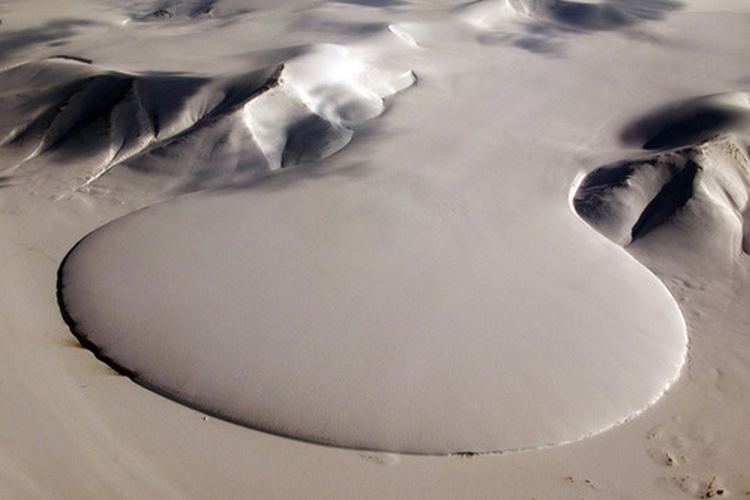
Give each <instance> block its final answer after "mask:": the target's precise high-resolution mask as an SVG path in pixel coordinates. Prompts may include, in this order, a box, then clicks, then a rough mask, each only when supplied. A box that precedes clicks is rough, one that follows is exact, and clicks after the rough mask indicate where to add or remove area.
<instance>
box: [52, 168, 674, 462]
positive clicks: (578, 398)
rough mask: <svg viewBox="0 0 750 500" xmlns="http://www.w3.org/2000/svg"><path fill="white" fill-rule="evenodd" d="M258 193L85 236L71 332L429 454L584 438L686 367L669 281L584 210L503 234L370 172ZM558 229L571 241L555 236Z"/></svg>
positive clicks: (234, 396) (313, 436) (186, 383)
mask: <svg viewBox="0 0 750 500" xmlns="http://www.w3.org/2000/svg"><path fill="white" fill-rule="evenodd" d="M277 182H280V183H282V184H283V186H282V187H283V189H281V188H280V186H278V185H275V184H274V183H277ZM247 189H250V190H251V191H252V192H251V193H248V192H247V190H246V189H244V188H243V189H236V190H225V191H221V192H213V193H209V192H204V193H200V194H198V195H193V196H189V197H183V198H178V199H175V200H172V201H170V202H167V203H164V204H161V205H158V206H155V207H152V208H149V209H146V210H142V211H139V212H136V213H134V214H131V215H129V216H126V217H124V218H122V219H119V220H116V221H114V222H112V223H110V224H108V225H106V226H104V227H102V228H100V229H98V230H97V231H95V232H93V233H92V234H90V235H89V236H87V237H86V238H85V239H84V240H82V241H81V242H80V243H79V244H78V245H77V246H76V247H75V248H74V249H73V250H72V251H71V252H70V253H69V255H68V257H67V258H66V260H65V262H64V263H63V265H62V267H61V270H60V297H61V304H62V306H63V308H64V311H65V314H66V315H67V318H68V320H69V323H70V324H71V325H72V326H73V328H74V330H75V332H76V334H77V335H78V336H79V337H80V338H83V339H85V341H86V344H87V345H89V346H91V347H93V348H94V349H95V350H97V351H98V354H99V356H100V357H101V358H102V359H105V360H108V361H109V362H110V363H111V364H113V365H115V366H117V367H120V368H121V369H125V370H127V371H128V372H129V374H130V375H131V376H132V377H133V378H134V379H135V380H136V381H137V382H138V383H140V384H143V385H144V386H146V387H150V388H153V389H156V390H158V391H159V392H160V393H162V394H166V395H169V396H170V397H172V398H174V399H175V400H177V401H180V402H183V403H186V404H188V405H190V406H193V407H196V408H199V409H201V410H204V411H206V412H209V413H211V414H215V415H218V416H221V417H223V418H226V419H228V420H231V421H234V422H237V423H241V424H243V425H246V426H249V427H252V428H256V429H261V430H265V431H269V432H272V433H277V434H281V435H285V436H290V437H293V438H298V439H302V440H308V441H313V442H317V443H324V444H329V445H336V446H342V447H350V448H358V449H372V450H385V451H394V452H406V453H420V454H448V453H457V452H467V451H470V452H493V451H502V450H516V449H524V448H533V447H540V446H546V445H550V444H555V443H563V442H567V441H571V440H575V439H578V438H581V437H584V436H587V435H590V434H592V433H595V432H598V431H601V430H603V429H606V428H608V427H610V426H612V425H614V424H616V423H618V422H621V421H623V420H624V419H626V418H628V417H629V416H632V415H633V414H635V413H637V412H639V411H641V410H642V409H643V408H644V407H646V406H647V405H648V404H650V403H652V402H653V401H654V400H655V399H657V398H658V397H659V395H660V394H662V392H663V391H664V390H665V388H666V387H667V386H668V385H669V383H670V382H671V381H672V380H674V378H675V377H676V376H677V374H678V373H679V370H680V367H681V365H682V362H683V358H684V354H685V349H686V334H685V325H684V322H683V319H682V316H681V315H680V313H679V311H678V309H677V307H676V304H675V303H674V301H673V299H672V298H671V296H670V295H669V294H668V292H667V291H666V289H665V288H664V286H663V285H662V284H661V283H660V282H659V281H658V280H657V279H656V278H655V277H654V276H653V275H652V274H651V273H649V272H648V271H647V270H646V269H645V268H643V267H642V266H640V265H639V264H638V263H637V262H635V261H634V260H633V259H632V258H631V257H629V256H628V255H627V254H625V253H624V251H623V250H622V249H620V248H618V247H616V246H615V245H613V244H610V243H609V242H606V241H604V240H603V239H602V238H601V237H600V236H599V235H597V234H596V233H595V232H594V231H592V230H591V229H589V228H588V227H586V226H585V225H584V224H583V223H582V222H581V221H579V220H577V219H576V218H575V216H574V215H572V214H566V215H565V216H564V217H562V216H561V217H559V218H558V217H552V219H553V220H552V221H550V217H538V218H536V219H534V218H533V217H532V216H531V215H530V216H529V221H528V223H527V224H517V225H516V226H512V225H509V226H508V227H509V229H508V230H507V231H505V232H503V231H497V232H494V233H493V232H491V231H486V230H483V229H481V228H488V227H492V225H491V223H492V211H490V210H485V211H478V212H477V215H476V219H475V221H474V222H475V223H476V224H475V225H474V226H471V227H467V226H466V224H464V223H462V221H461V220H460V218H458V216H456V215H455V213H454V212H451V211H449V210H447V209H446V210H444V209H442V208H440V206H438V205H436V204H434V203H424V202H415V201H414V200H413V199H410V198H408V197H406V196H401V194H400V193H399V192H398V188H397V187H396V188H394V190H395V191H397V192H393V190H390V191H389V190H380V189H369V188H366V187H363V186H362V185H361V184H358V183H357V181H356V180H355V179H351V180H341V179H334V178H328V177H321V178H317V179H314V180H310V179H308V181H307V182H299V183H295V182H292V181H289V180H288V179H286V180H285V179H283V178H281V177H278V178H277V179H275V180H270V181H268V182H267V183H265V184H264V183H260V184H259V185H254V186H253V187H251V188H247ZM422 201H424V200H422ZM436 207H437V208H436ZM483 217H487V219H486V220H485V219H483ZM561 221H562V222H561ZM546 225H549V226H550V227H552V226H555V227H557V230H558V232H557V234H556V235H555V236H554V242H552V241H550V242H547V241H540V240H539V237H540V236H539V235H542V236H541V237H542V238H544V236H543V235H544V233H543V231H540V228H542V227H543V226H545V227H546ZM561 225H562V228H561ZM513 227H515V229H513ZM560 230H563V231H568V232H570V234H569V235H567V236H565V234H564V233H561V232H560ZM530 234H533V235H535V236H537V237H536V239H535V238H531V237H530ZM550 249H554V251H550Z"/></svg>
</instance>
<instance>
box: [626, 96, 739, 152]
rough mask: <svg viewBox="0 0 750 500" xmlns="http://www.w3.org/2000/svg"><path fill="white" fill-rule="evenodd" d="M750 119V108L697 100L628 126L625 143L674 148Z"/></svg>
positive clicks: (654, 114)
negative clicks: (748, 110)
mask: <svg viewBox="0 0 750 500" xmlns="http://www.w3.org/2000/svg"><path fill="white" fill-rule="evenodd" d="M748 119H750V114H748V113H747V111H744V110H741V109H739V108H733V107H729V106H726V105H719V104H715V103H711V102H710V101H708V100H707V99H706V98H699V99H693V100H690V101H686V102H681V103H678V104H674V105H669V106H666V107H664V108H661V109H658V110H656V111H654V112H652V113H650V114H648V115H647V116H645V117H643V118H640V119H638V120H636V121H634V122H633V123H631V124H630V125H628V126H627V127H626V128H625V130H623V132H622V134H621V139H622V141H623V142H624V143H626V144H630V145H638V146H641V147H642V148H643V149H648V150H660V149H672V148H678V147H682V146H686V145H688V144H695V143H699V142H703V141H706V140H708V139H711V138H713V137H715V136H717V135H719V134H721V133H724V132H727V131H729V130H731V129H732V128H733V127H736V126H737V125H739V124H741V123H743V122H745V121H747V120H748Z"/></svg>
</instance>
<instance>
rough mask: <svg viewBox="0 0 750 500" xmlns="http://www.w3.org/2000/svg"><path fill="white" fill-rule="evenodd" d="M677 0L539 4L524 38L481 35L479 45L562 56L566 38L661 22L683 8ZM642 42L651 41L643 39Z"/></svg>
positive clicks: (564, 0) (561, 0)
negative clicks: (506, 46)
mask: <svg viewBox="0 0 750 500" xmlns="http://www.w3.org/2000/svg"><path fill="white" fill-rule="evenodd" d="M682 5H683V4H682V2H680V1H677V0H652V1H648V0H601V1H600V2H598V3H587V2H580V1H574V0H554V1H549V2H540V3H539V4H537V5H536V7H535V9H534V10H533V12H532V14H531V17H532V19H531V20H529V21H527V22H525V23H524V25H523V29H524V31H525V33H524V34H520V35H519V34H512V33H496V34H495V35H496V36H488V35H483V36H481V37H480V39H479V41H480V43H484V44H498V43H503V42H505V43H508V44H510V45H512V46H514V47H518V48H520V49H523V50H527V51H529V52H533V53H536V54H545V55H560V54H562V47H561V45H562V43H563V42H564V40H565V39H566V37H569V36H575V35H580V34H585V33H591V32H596V31H615V30H624V29H626V28H630V27H631V26H635V25H637V24H639V23H642V22H646V21H657V20H660V19H663V18H664V17H665V16H666V15H667V14H668V13H669V12H671V11H675V10H677V9H680V8H681V7H682ZM642 40H643V41H652V42H653V41H654V39H648V38H647V37H644V38H642Z"/></svg>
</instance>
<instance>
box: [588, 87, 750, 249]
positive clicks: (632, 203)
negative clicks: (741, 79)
mask: <svg viewBox="0 0 750 500" xmlns="http://www.w3.org/2000/svg"><path fill="white" fill-rule="evenodd" d="M748 132H750V106H749V105H748V96H747V94H744V93H733V94H723V95H717V96H711V97H706V98H699V99H695V100H692V101H689V102H686V103H680V104H678V105H674V106H668V107H665V108H663V109H661V110H658V111H656V112H654V113H651V114H649V115H648V116H645V117H643V118H641V119H639V120H636V121H635V122H634V123H633V124H632V125H631V126H629V127H628V128H627V129H626V130H625V131H624V132H623V134H622V137H623V139H624V140H626V141H627V142H632V143H636V144H640V145H642V147H643V149H646V150H657V151H661V152H658V153H655V154H652V155H650V156H646V157H642V158H636V159H631V160H625V161H622V162H618V163H615V164H611V165H605V166H602V167H600V168H598V169H596V170H594V171H593V172H591V173H590V174H589V175H588V176H587V177H586V178H585V179H584V180H583V182H582V183H581V185H580V187H579V188H578V190H577V192H576V194H575V197H574V205H575V209H576V211H577V212H578V214H579V215H581V216H582V217H583V218H584V219H585V220H586V221H587V222H589V223H590V224H591V225H592V226H593V227H595V228H596V229H597V230H599V231H600V232H601V233H602V234H604V235H605V236H607V237H608V238H610V239H612V240H613V241H615V242H616V243H618V244H621V245H628V244H630V243H631V242H633V241H635V240H637V239H640V238H642V237H645V236H646V235H647V234H648V233H650V232H651V231H652V230H654V229H656V228H657V227H659V226H660V225H662V224H664V223H667V222H669V221H670V220H671V219H672V218H673V217H675V216H679V214H680V212H681V211H682V210H683V209H684V208H685V207H686V205H688V204H689V203H690V204H693V205H697V206H702V207H703V209H704V210H714V211H717V212H718V213H719V214H722V217H721V222H722V224H724V225H725V226H726V228H727V231H728V232H730V233H731V234H732V236H731V238H730V241H727V240H726V238H719V239H718V241H717V243H718V242H719V241H721V245H724V246H725V247H729V248H730V250H729V251H730V253H736V252H744V253H749V252H750V236H749V235H750V201H749V200H750V160H749V159H748V139H749V138H750V136H749V135H748ZM710 207H713V209H711V208H710ZM705 230H706V229H701V228H696V232H702V231H705Z"/></svg>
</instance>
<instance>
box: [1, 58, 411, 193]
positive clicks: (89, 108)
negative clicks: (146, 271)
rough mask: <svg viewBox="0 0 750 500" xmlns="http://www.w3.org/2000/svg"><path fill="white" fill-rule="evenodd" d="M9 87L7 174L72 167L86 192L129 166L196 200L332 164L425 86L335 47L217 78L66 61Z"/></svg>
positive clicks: (47, 64) (18, 70)
mask: <svg viewBox="0 0 750 500" xmlns="http://www.w3.org/2000/svg"><path fill="white" fill-rule="evenodd" d="M0 80H1V81H2V82H3V93H2V94H0V116H3V117H10V116H13V119H8V118H5V119H0V148H1V149H2V153H3V155H2V162H3V163H2V165H0V169H2V171H4V172H5V173H6V174H9V175H14V176H17V177H21V178H23V177H28V176H33V175H34V174H35V173H37V172H39V171H45V170H48V169H49V168H50V165H54V164H63V163H64V164H65V165H64V166H62V168H64V169H69V171H70V176H69V177H70V178H74V177H75V178H77V179H81V181H80V182H79V183H78V186H77V187H82V186H88V185H91V184H92V183H95V182H96V181H97V180H98V179H99V178H100V177H102V176H103V175H105V174H107V173H109V172H110V171H112V170H113V169H114V168H115V167H117V166H120V165H123V166H126V167H127V168H128V169H130V170H131V171H133V172H144V173H148V174H157V175H158V176H159V175H160V176H162V177H163V180H162V182H161V184H160V185H161V187H162V188H164V187H169V188H171V189H178V190H179V191H190V190H194V189H198V188H201V187H206V186H208V185H212V184H214V183H216V182H217V181H220V180H221V179H226V178H228V177H229V178H231V176H234V175H236V174H238V173H239V174H242V173H246V172H258V171H265V170H269V169H270V170H273V169H277V168H281V167H287V166H292V165H295V164H298V163H304V162H306V161H312V160H319V159H322V158H325V157H327V156H330V155H331V154H334V153H335V152H336V151H338V150H340V149H341V148H343V147H344V146H346V144H347V143H348V142H349V141H350V140H351V137H352V135H353V130H352V127H354V126H356V125H357V124H358V123H361V122H363V121H366V120H369V119H371V118H374V117H376V116H378V115H379V114H381V113H382V112H383V110H384V108H385V104H384V99H385V98H387V97H389V96H391V95H393V94H395V93H397V92H399V91H400V90H403V89H405V88H407V87H408V86H410V85H411V84H412V83H414V81H415V77H414V74H413V73H412V72H411V71H409V70H404V71H399V72H389V71H385V70H381V69H379V68H377V67H373V66H371V65H369V64H367V63H365V62H363V61H362V60H360V59H358V58H357V57H356V56H355V55H353V54H351V52H350V51H349V49H347V48H346V47H342V46H337V45H330V44H329V45H319V46H314V47H310V48H309V49H307V50H306V51H305V52H304V54H302V55H300V56H297V57H295V58H293V59H292V60H290V61H288V62H286V63H284V64H281V65H278V66H274V67H269V68H265V69H260V70H256V71H252V72H249V73H245V74H239V75H230V76H223V77H216V78H206V77H202V76H193V75H184V74H177V75H173V74H160V73H151V74H132V73H124V72H119V71H115V70H108V69H105V68H101V67H97V66H95V65H92V64H90V63H88V62H87V61H82V60H79V59H76V58H67V57H66V58H59V57H58V58H53V59H49V60H44V61H38V62H30V63H26V64H22V65H20V66H17V67H14V68H11V69H8V70H6V71H4V72H3V73H2V74H0ZM32 82H33V85H32ZM29 89H33V90H29ZM55 168H56V167H55ZM157 184H159V183H158V182H157Z"/></svg>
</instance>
